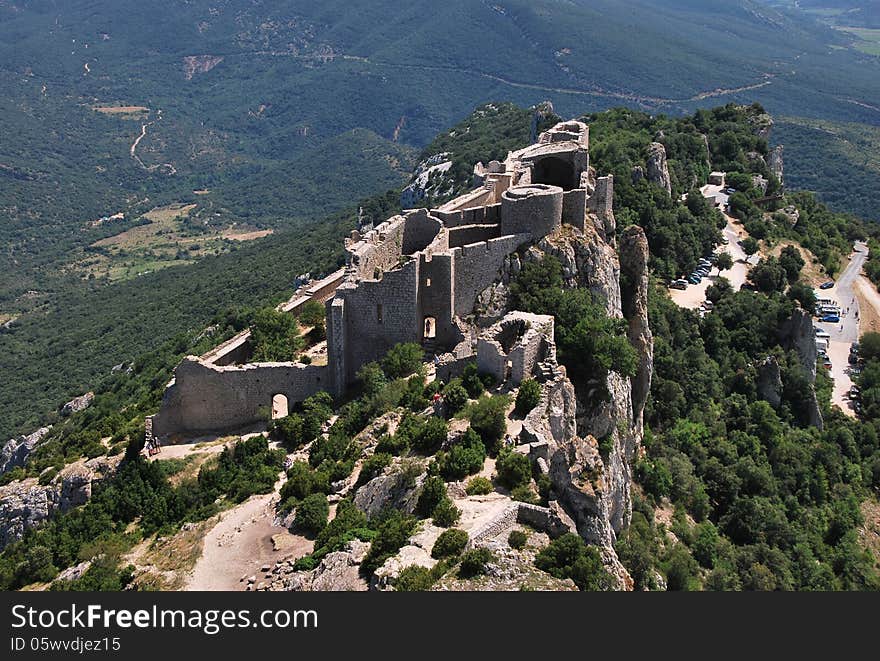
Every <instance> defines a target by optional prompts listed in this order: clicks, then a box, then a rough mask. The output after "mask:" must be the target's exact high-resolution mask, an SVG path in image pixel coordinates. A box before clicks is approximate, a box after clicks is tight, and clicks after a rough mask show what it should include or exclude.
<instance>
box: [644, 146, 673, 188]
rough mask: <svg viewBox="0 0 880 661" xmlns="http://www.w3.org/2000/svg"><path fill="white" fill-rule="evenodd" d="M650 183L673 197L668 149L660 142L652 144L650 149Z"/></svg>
mask: <svg viewBox="0 0 880 661" xmlns="http://www.w3.org/2000/svg"><path fill="white" fill-rule="evenodd" d="M647 170H648V181H650V182H651V183H652V184H655V185H657V186H659V187H660V188H662V189H663V190H665V191H666V192H667V193H668V194H669V195H672V178H671V177H670V176H669V164H668V163H667V162H666V147H664V146H663V145H662V144H660V143H659V142H652V143H651V146H650V147H649V148H648V168H647Z"/></svg>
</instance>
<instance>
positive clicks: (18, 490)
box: [0, 457, 120, 550]
mask: <svg viewBox="0 0 880 661" xmlns="http://www.w3.org/2000/svg"><path fill="white" fill-rule="evenodd" d="M119 459H120V458H119V457H113V458H108V457H96V458H94V459H89V460H88V461H80V462H77V463H75V464H71V465H70V466H68V467H67V468H65V469H64V470H63V471H61V473H59V474H58V475H57V476H56V477H55V478H54V479H53V480H52V481H51V482H50V483H49V484H46V485H41V484H40V483H39V482H38V481H37V479H35V478H28V479H26V480H20V481H17V482H11V483H9V484H7V485H6V486H4V487H0V550H2V549H3V548H5V547H6V545H7V544H10V543H11V542H14V541H16V540H19V539H21V538H22V536H23V535H24V533H25V532H26V531H27V530H29V529H30V528H35V527H36V526H38V525H40V524H41V523H43V522H44V521H46V520H47V519H48V518H49V517H50V516H52V515H53V514H54V513H55V512H58V511H60V512H65V511H67V510H69V509H70V508H71V507H76V506H78V505H84V504H85V503H86V502H88V500H89V498H91V497H92V486H93V484H94V483H95V482H96V481H99V480H102V479H104V478H106V477H109V476H110V475H112V474H113V473H114V472H115V470H116V466H117V465H118V464H119Z"/></svg>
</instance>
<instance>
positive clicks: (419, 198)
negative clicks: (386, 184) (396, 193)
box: [400, 152, 455, 209]
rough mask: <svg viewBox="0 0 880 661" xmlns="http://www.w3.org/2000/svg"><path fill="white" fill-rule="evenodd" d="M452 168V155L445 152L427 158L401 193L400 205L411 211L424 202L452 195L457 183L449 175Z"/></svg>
mask: <svg viewBox="0 0 880 661" xmlns="http://www.w3.org/2000/svg"><path fill="white" fill-rule="evenodd" d="M451 168H452V159H451V157H450V154H448V153H446V152H443V153H441V154H434V155H433V156H431V157H429V158H426V159H425V160H424V161H422V162H421V163H419V164H418V165H417V166H416V169H415V171H414V172H413V176H412V179H411V180H410V182H409V184H408V185H407V186H406V188H404V189H403V190H402V191H401V192H400V204H401V206H402V207H403V208H404V209H410V208H412V207H416V206H418V205H419V204H421V203H422V202H423V201H424V200H426V199H429V198H435V197H438V198H439V197H443V196H444V195H448V194H451V193H452V192H453V190H454V186H455V182H454V180H453V179H452V178H451V177H447V173H448V172H449V170H450V169H451Z"/></svg>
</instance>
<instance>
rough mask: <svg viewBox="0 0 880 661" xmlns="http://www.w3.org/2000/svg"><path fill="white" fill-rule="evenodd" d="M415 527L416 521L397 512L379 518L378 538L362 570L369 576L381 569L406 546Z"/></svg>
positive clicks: (392, 511)
mask: <svg viewBox="0 0 880 661" xmlns="http://www.w3.org/2000/svg"><path fill="white" fill-rule="evenodd" d="M415 525H416V519H414V518H413V517H411V516H407V515H405V514H403V513H402V512H398V511H397V510H391V511H389V512H387V513H384V514H383V515H382V516H381V517H379V521H378V522H377V531H376V536H375V538H374V539H373V541H372V543H371V544H370V550H369V551H367V555H366V557H365V558H364V561H363V562H362V563H361V569H362V570H363V571H365V572H367V574H372V573H373V572H374V571H376V570H377V569H378V568H379V567H381V566H382V564H383V563H384V562H385V561H386V560H387V559H388V558H390V557H391V556H392V555H394V554H395V553H397V552H398V551H399V550H400V547H401V546H403V545H404V544H406V542H407V540H408V539H409V536H410V535H411V534H412V531H413V529H414V528H415Z"/></svg>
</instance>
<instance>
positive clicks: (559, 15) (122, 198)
mask: <svg viewBox="0 0 880 661" xmlns="http://www.w3.org/2000/svg"><path fill="white" fill-rule="evenodd" d="M0 16H2V20H0V86H2V88H3V90H4V94H3V98H2V99H0V131H2V134H3V136H4V139H3V141H2V144H0V242H2V245H3V246H4V250H3V251H2V252H0V273H2V274H3V275H2V276H0V325H2V324H7V323H8V324H9V326H8V328H3V330H2V332H0V349H2V350H3V355H4V359H3V364H2V367H3V368H4V372H5V373H12V374H15V375H20V376H16V377H14V378H12V379H10V380H8V381H7V382H6V384H4V386H3V390H4V392H6V393H11V394H7V395H4V396H2V397H0V404H2V406H3V407H4V409H5V411H6V413H4V415H3V419H0V438H3V437H6V436H8V435H9V434H10V433H12V432H13V431H14V430H19V429H26V428H27V427H28V426H29V425H31V424H33V423H34V422H36V421H37V420H38V419H40V418H41V417H42V416H43V415H45V413H46V412H47V411H48V410H51V409H54V408H55V407H56V406H57V405H59V404H60V403H61V402H63V401H64V400H65V399H66V398H69V397H70V396H72V395H75V394H77V393H79V392H81V391H82V390H85V389H88V388H91V387H93V386H95V385H96V381H95V379H98V378H100V377H101V376H103V375H104V374H106V369H108V368H109V366H112V365H115V364H117V363H119V362H121V361H124V360H127V359H130V357H131V356H132V355H134V354H137V353H139V352H142V351H145V350H148V349H150V348H152V347H155V346H156V345H157V344H159V343H161V342H162V341H163V340H165V339H167V338H169V337H171V336H173V335H175V334H176V333H179V332H187V331H190V330H192V324H194V323H195V324H199V323H204V322H206V321H207V319H209V318H210V317H211V316H212V315H213V314H214V313H216V312H217V310H218V306H220V305H222V304H223V302H225V301H229V302H233V303H234V302H237V301H240V300H241V299H240V298H238V296H237V294H236V291H237V290H236V285H235V284H234V283H237V282H248V283H251V285H249V286H251V287H252V291H256V290H257V289H259V291H260V292H266V294H265V295H266V296H267V297H269V298H271V297H274V296H278V295H280V294H281V291H283V290H284V288H285V287H287V286H289V285H288V283H289V282H290V281H291V279H292V277H293V275H295V273H294V272H296V273H298V272H300V271H303V270H311V271H313V272H314V271H315V270H317V267H316V266H315V265H313V264H311V263H309V260H305V259H304V260H303V261H302V262H300V261H299V260H298V258H297V257H295V255H298V254H303V255H308V254H309V251H310V250H318V251H320V250H324V249H325V248H322V247H311V246H303V245H299V241H297V240H295V239H294V238H293V237H294V236H296V235H290V236H286V237H275V238H268V239H264V240H263V242H261V243H260V244H259V246H247V245H242V244H240V243H239V242H238V239H231V238H228V237H227V236H226V234H227V233H229V232H236V233H239V234H238V235H239V236H245V237H248V238H252V237H253V236H256V235H257V234H254V232H262V233H265V232H266V231H268V230H274V231H276V232H283V230H285V229H288V228H293V227H296V228H300V227H303V226H304V225H306V224H308V223H312V222H317V221H319V220H320V219H321V218H323V217H325V216H326V215H327V214H330V213H333V212H335V211H338V210H340V209H342V208H344V207H346V206H347V205H349V204H351V203H352V202H353V201H354V200H357V199H359V198H362V197H365V196H367V195H371V194H373V193H375V192H376V191H383V190H386V189H388V188H397V187H398V186H399V185H400V184H401V183H402V182H403V181H404V180H405V178H406V176H407V174H408V173H409V171H410V168H411V165H412V159H413V156H414V154H415V153H416V151H417V150H418V149H420V148H422V147H423V146H424V145H425V144H427V143H428V142H429V141H430V140H431V139H432V138H433V137H434V136H435V135H436V134H437V132H438V131H440V130H442V129H444V128H446V127H449V126H452V125H454V124H455V123H456V122H458V121H460V119H461V118H462V117H464V116H466V115H467V114H468V113H469V112H470V111H471V110H472V109H473V108H474V107H475V106H476V105H478V104H480V103H483V102H486V101H489V100H509V101H514V102H518V103H520V104H521V105H522V106H528V105H530V104H533V103H537V102H540V101H544V100H548V99H549V100H551V101H552V102H553V104H554V108H555V110H556V113H557V114H559V115H561V116H573V115H575V114H579V113H582V112H584V111H585V110H589V111H597V110H601V109H603V108H607V107H611V106H618V105H630V106H634V107H638V108H640V109H643V110H646V111H649V112H652V113H653V112H656V111H663V112H666V113H669V114H670V115H672V116H677V115H679V114H680V113H683V112H691V111H692V110H693V109H694V108H696V107H698V106H702V105H714V104H716V103H718V102H720V101H722V100H723V101H726V100H737V101H741V102H747V103H750V102H751V101H752V100H754V99H758V100H761V101H763V102H764V103H765V105H767V107H768V108H769V109H770V110H772V111H774V112H784V113H787V114H789V115H795V114H796V115H797V116H805V117H812V118H820V119H821V118H828V117H833V118H834V119H835V120H848V121H851V122H857V123H858V122H861V123H868V124H870V123H875V124H876V123H877V122H878V121H880V115H878V111H877V109H876V107H875V105H876V104H875V103H873V101H872V100H873V99H876V98H877V97H878V95H880V87H878V86H880V83H878V81H880V68H878V67H880V63H878V60H877V58H866V57H864V56H863V54H861V53H859V52H857V51H856V50H854V49H853V48H852V44H851V39H850V37H848V36H846V35H842V34H840V33H839V32H837V31H834V30H831V29H829V28H828V27H827V26H825V25H820V24H818V23H816V22H815V21H814V20H813V19H812V18H809V17H804V16H803V15H800V14H796V13H794V14H790V13H784V12H777V11H775V10H771V9H769V8H767V7H766V6H765V5H763V4H760V3H757V2H753V1H752V0H737V1H736V2H732V3H731V2H720V1H714V0H713V1H712V2H693V1H691V0H675V1H674V2H666V1H664V2H659V1H655V0H634V1H633V2H630V3H626V4H622V3H618V2H612V1H611V0H601V1H600V2H593V1H591V2H587V1H586V0H575V1H574V2H558V1H555V0H540V1H538V2H535V1H530V2H525V1H522V0H509V1H506V2H501V3H490V2H472V1H470V0H455V1H454V2H452V3H443V4H442V5H441V4H438V3H434V2H428V1H427V0H423V1H420V2H415V3H409V4H408V5H406V6H405V7H402V6H401V4H400V3H399V2H390V1H386V2H368V3H367V2H346V3H341V2H337V1H336V0H331V1H330V2H325V3H319V4H315V3H311V2H304V1H301V0H284V1H283V2H277V3H253V2H250V1H249V0H222V1H220V2H217V1H215V0H190V1H187V2H183V1H174V2H158V1H148V2H135V1H134V0H122V1H115V0H114V1H113V2H109V1H108V0H98V1H97V2H95V1H93V0H88V1H87V0H70V1H64V2H62V1H60V0H54V1H45V0H41V1H30V0H0ZM632 43H638V44H639V48H631V47H629V46H630V44H632ZM828 70H834V71H835V76H833V77H831V78H829V77H828V76H827V75H825V72H826V71H828ZM523 130H524V129H523ZM508 137H509V136H508ZM479 146H480V145H472V146H471V147H472V148H473V147H479ZM466 149H467V148H466ZM830 149H831V147H830V146H828V149H826V145H825V144H824V143H823V142H822V141H817V142H816V143H815V144H813V142H812V141H798V140H795V141H794V142H793V145H792V147H791V148H790V149H789V150H788V151H787V153H786V156H787V160H788V163H789V166H790V168H791V171H792V172H793V173H794V176H795V177H798V176H799V175H798V173H799V172H804V171H808V170H809V168H810V167H811V166H810V164H811V163H813V162H814V160H816V159H817V154H818V160H820V161H821V162H823V163H825V162H831V161H832V160H833V157H834V152H833V151H831V150H830ZM817 150H818V152H817ZM472 151H474V153H475V152H476V149H472ZM860 157H863V158H868V157H869V156H868V155H866V154H865V153H864V152H863V151H861V147H860V146H859V147H857V148H856V151H855V152H854V154H853V155H852V158H851V159H850V161H849V162H851V163H854V164H858V163H859V158H860ZM479 158H484V155H481V156H479ZM465 160H468V159H460V161H459V163H460V165H459V166H458V167H459V168H460V169H461V172H460V173H458V174H462V173H464V174H463V175H462V176H461V177H460V179H461V180H462V181H464V180H465V179H466V174H467V173H466V171H467V169H468V168H469V167H470V164H469V163H468V164H467V165H462V163H464V162H465ZM847 170H848V171H849V169H848V168H847ZM839 180H840V186H837V185H835V186H834V187H828V188H829V189H830V190H829V196H830V199H831V200H832V201H833V202H834V203H836V204H840V205H841V206H840V207H839V208H840V209H841V210H850V211H859V212H860V211H863V210H864V207H865V206H866V205H865V203H864V202H863V201H862V200H863V199H864V197H862V196H863V193H862V192H861V191H862V190H864V189H866V188H869V184H870V182H868V183H866V184H863V183H862V182H863V178H862V177H861V175H860V174H859V172H858V171H857V170H852V171H849V174H848V175H846V176H845V177H840V178H839ZM796 181H800V180H798V179H796ZM816 188H818V189H819V190H820V191H822V193H823V194H824V193H825V192H826V187H824V186H821V185H817V186H816ZM838 193H839V194H838ZM864 196H866V197H867V199H870V193H866V194H864ZM849 200H857V201H858V204H857V205H856V203H851V202H849ZM168 205H174V206H172V207H169V206H168ZM192 205H195V206H194V207H193V208H192V209H191V211H189V212H187V213H188V214H189V215H188V217H187V219H186V220H185V222H180V223H177V224H176V225H174V226H172V227H171V228H170V236H171V237H172V239H171V240H170V241H166V244H165V245H161V246H160V245H155V246H154V245H150V244H149V242H147V243H146V245H144V243H143V242H142V243H141V244H138V245H137V246H134V247H133V246H131V245H129V244H128V243H127V241H128V237H127V235H126V234H125V232H127V231H128V230H130V229H132V228H133V227H138V228H139V227H143V226H144V225H146V224H148V223H149V222H150V221H149V220H148V219H147V218H146V217H145V216H144V215H143V214H145V213H146V212H149V211H150V210H154V209H156V208H157V207H159V208H161V209H166V208H172V209H174V208H190V207H192ZM154 229H155V230H156V234H157V235H159V236H158V239H157V243H158V240H159V239H162V237H166V239H167V237H168V236H169V234H164V232H165V228H164V227H163V228H155V227H154ZM315 231H317V232H318V233H319V234H318V235H320V233H321V232H322V231H325V230H321V229H318V230H315ZM318 235H315V234H309V233H304V234H302V235H301V236H297V239H306V238H308V237H310V236H318ZM111 238H112V240H114V241H117V248H115V249H114V250H112V251H111V250H108V249H107V248H106V247H105V245H104V243H103V241H106V240H110V239H111ZM287 245H290V246H291V248H290V250H292V254H293V255H294V256H292V257H289V258H288V259H284V260H281V261H284V262H285V263H287V264H288V266H289V270H285V271H284V275H283V276H281V277H279V278H278V279H277V280H273V278H272V277H266V278H265V279H264V281H263V285H264V286H263V287H262V288H258V287H257V282H258V277H257V276H256V275H254V274H257V273H263V272H264V268H263V267H254V268H253V269H251V268H250V267H251V261H252V260H259V259H261V257H260V255H261V254H262V253H264V252H265V253H266V254H273V253H272V251H277V252H275V253H274V255H281V254H282V253H286V251H287V250H286V248H284V247H283V246H287ZM233 252H234V253H235V254H234V255H232V256H230V257H229V258H228V260H226V259H224V258H223V257H222V256H220V255H218V253H233ZM203 259H208V260H209V261H208V263H206V265H205V266H203V267H201V268H196V267H191V266H187V268H188V269H191V272H186V273H183V272H180V271H179V269H178V267H182V266H184V265H192V264H194V263H197V262H199V261H200V260H203ZM319 264H320V260H319ZM239 268H243V269H245V272H243V273H239V272H237V269H239ZM266 268H270V267H266ZM158 270H165V271H168V272H167V273H157V271H158ZM275 272H277V271H273V273H275ZM217 273H222V274H223V275H222V278H218V277H216V274H217ZM291 274H293V275H291ZM200 283H203V284H200ZM224 283H230V284H228V285H227V288H226V289H224V288H223V284H224ZM203 288H206V289H208V290H209V291H207V292H205V291H203ZM159 292H162V293H161V294H160V293H159ZM165 292H167V295H166V294H165ZM123 302H125V303H123ZM169 308H170V309H169ZM159 319H161V320H162V322H161V323H159V321H157V320H159ZM50 329H51V330H50ZM50 347H51V348H50ZM21 383H24V384H25V386H24V387H19V386H20V384H21ZM25 423H27V424H25Z"/></svg>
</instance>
